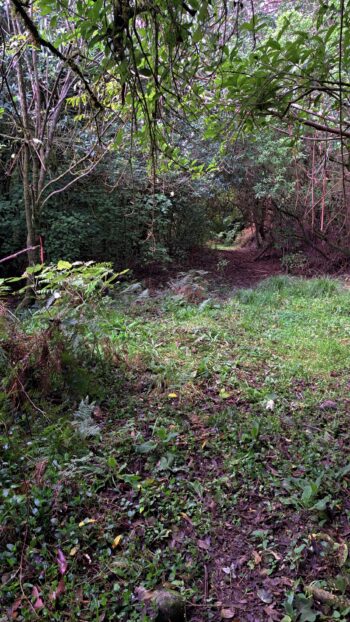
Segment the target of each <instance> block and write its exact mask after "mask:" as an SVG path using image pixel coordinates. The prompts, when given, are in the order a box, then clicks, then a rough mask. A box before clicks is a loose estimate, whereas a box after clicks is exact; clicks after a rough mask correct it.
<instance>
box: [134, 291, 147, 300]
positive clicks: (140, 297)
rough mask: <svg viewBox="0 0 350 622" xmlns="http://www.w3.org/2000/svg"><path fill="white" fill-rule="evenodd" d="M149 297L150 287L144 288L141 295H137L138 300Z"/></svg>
mask: <svg viewBox="0 0 350 622" xmlns="http://www.w3.org/2000/svg"><path fill="white" fill-rule="evenodd" d="M147 298H149V289H144V290H143V292H141V294H139V296H137V299H136V300H146V299H147Z"/></svg>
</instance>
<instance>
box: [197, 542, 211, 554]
mask: <svg viewBox="0 0 350 622" xmlns="http://www.w3.org/2000/svg"><path fill="white" fill-rule="evenodd" d="M197 545H198V548H199V549H202V551H208V550H209V549H210V541H209V540H208V539H207V540H197Z"/></svg>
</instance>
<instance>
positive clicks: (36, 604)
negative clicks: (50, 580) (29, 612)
mask: <svg viewBox="0 0 350 622" xmlns="http://www.w3.org/2000/svg"><path fill="white" fill-rule="evenodd" d="M32 596H34V598H35V602H34V605H33V606H34V609H42V608H43V607H44V606H45V605H44V603H43V600H42V599H41V597H40V592H39V590H38V588H37V587H36V586H35V585H34V587H33V590H32Z"/></svg>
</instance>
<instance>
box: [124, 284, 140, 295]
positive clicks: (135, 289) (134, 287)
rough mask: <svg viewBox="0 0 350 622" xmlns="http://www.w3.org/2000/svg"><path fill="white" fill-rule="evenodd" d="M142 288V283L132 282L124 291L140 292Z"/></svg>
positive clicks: (129, 292)
mask: <svg viewBox="0 0 350 622" xmlns="http://www.w3.org/2000/svg"><path fill="white" fill-rule="evenodd" d="M141 290H142V285H141V283H131V285H129V286H128V287H127V288H126V289H124V290H123V291H122V293H123V294H138V293H139V292H140V291H141Z"/></svg>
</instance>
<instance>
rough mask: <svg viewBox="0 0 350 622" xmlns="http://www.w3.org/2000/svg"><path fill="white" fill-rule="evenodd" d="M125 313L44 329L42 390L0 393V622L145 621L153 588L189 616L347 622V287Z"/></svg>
mask: <svg viewBox="0 0 350 622" xmlns="http://www.w3.org/2000/svg"><path fill="white" fill-rule="evenodd" d="M134 300H135V298H133V296H132V294H130V296H129V297H128V298H125V297H124V298H123V297H119V298H118V299H113V298H112V299H109V298H107V299H104V300H103V301H102V302H100V303H99V305H98V308H94V313H93V314H91V317H90V318H89V317H88V318H87V321H86V323H85V325H84V326H85V328H86V330H85V332H84V336H83V339H82V336H81V334H80V337H79V338H77V335H76V334H75V333H74V330H73V332H71V333H69V334H68V333H67V327H66V332H64V331H63V329H62V326H61V325H58V324H57V322H56V324H55V330H57V331H58V333H57V336H56V339H57V341H56V346H55V347H58V346H57V343H60V344H61V345H60V346H59V348H58V350H59V354H57V356H58V358H59V361H60V362H59V365H58V366H57V368H56V372H57V377H56V379H54V380H55V381H54V382H53V384H52V383H51V385H50V386H47V390H46V392H45V391H44V390H43V387H42V386H40V385H39V383H38V379H36V378H33V377H32V378H30V379H29V378H28V376H27V377H23V384H24V387H23V391H24V392H22V393H21V392H20V391H18V394H17V397H16V401H15V402H13V400H12V401H11V399H12V398H11V394H10V396H9V395H8V392H9V387H10V388H11V385H9V384H7V385H6V386H3V388H2V389H3V392H2V394H1V400H2V413H1V424H2V426H1V454H2V461H3V462H2V489H1V513H2V517H1V545H0V566H1V588H0V589H1V602H2V609H1V611H2V614H1V616H0V619H1V620H2V621H5V620H8V619H9V620H12V619H17V620H26V621H29V620H30V621H32V620H35V619H48V620H50V621H51V620H52V621H54V620H60V621H63V620H66V621H68V620H69V621H73V620H74V621H76V620H86V621H102V620H121V621H125V622H126V621H127V620H128V621H132V620H134V621H136V620H137V621H143V622H146V621H147V620H149V619H151V618H150V617H149V616H150V614H149V612H148V611H147V608H146V609H145V605H144V604H143V603H142V602H141V601H140V600H139V598H138V594H139V591H138V588H140V587H142V588H145V589H147V590H150V589H153V588H155V587H156V586H159V585H165V586H167V587H171V588H173V589H175V590H179V591H180V592H181V593H182V594H183V595H184V597H185V598H186V601H187V616H188V619H191V620H197V621H199V620H205V621H216V620H220V619H222V618H223V619H232V620H240V621H242V622H244V621H252V620H281V619H282V618H283V620H284V621H285V622H290V621H294V620H295V621H296V620H300V621H308V620H310V621H311V622H312V621H313V620H318V619H319V620H322V619H323V620H336V619H337V620H347V619H348V616H349V611H350V608H349V605H350V602H349V600H348V597H347V594H348V593H349V589H350V586H349V580H350V574H349V569H350V568H349V562H348V560H347V546H346V540H347V537H348V536H349V534H350V525H349V519H350V502H349V495H348V486H349V473H350V457H349V455H348V454H349V449H348V448H349V431H348V421H347V416H348V413H349V397H348V395H349V370H350V357H349V344H350V320H349V313H350V293H349V291H348V290H347V289H346V288H344V287H343V286H342V285H341V284H339V283H338V282H337V281H335V280H330V279H312V280H301V279H295V278H290V277H274V278H272V279H269V280H267V281H265V282H263V283H261V284H260V285H259V286H258V287H256V288H255V289H252V290H239V291H237V292H236V293H234V294H233V296H232V297H231V298H230V299H229V300H226V301H223V300H222V299H220V298H217V297H215V296H212V297H210V296H209V295H208V297H207V298H206V299H205V300H203V301H202V302H200V303H197V304H191V303H189V302H188V301H187V300H186V297H184V296H176V295H175V296H174V295H173V294H172V293H171V292H168V293H166V294H164V295H162V296H158V297H157V298H155V299H152V298H150V299H145V300H143V301H139V302H135V301H134ZM69 321H70V324H68V326H70V327H72V326H73V327H74V326H75V324H74V321H75V322H76V321H77V316H75V317H73V318H70V320H69ZM3 322H10V320H8V319H6V320H5V319H4V320H3ZM92 322H93V323H92ZM48 326H52V319H51V322H50V321H49V322H48V323H47V325H45V322H44V323H43V321H42V319H40V316H38V315H37V314H36V313H34V314H27V315H25V316H24V318H23V319H22V321H21V331H23V333H24V334H27V335H31V339H33V335H34V334H37V333H38V331H42V330H47V327H48ZM6 331H7V328H6V327H4V325H2V342H1V343H2V346H4V340H5V341H6V339H5V335H6V334H7V333H6ZM96 335H98V337H99V339H98V340H96ZM28 338H29V337H28ZM96 343H98V347H96ZM62 344H63V345H62ZM101 344H103V347H102V345H101ZM49 348H51V345H49ZM1 352H2V356H3V358H2V361H1V363H0V364H1V365H2V366H3V371H4V378H8V377H9V376H10V375H11V374H9V371H8V366H9V365H10V366H11V360H10V361H9V359H8V358H7V359H6V349H5V350H4V349H2V350H1ZM6 366H7V367H6ZM43 371H44V370H43ZM6 374H7V375H6ZM51 380H52V378H51ZM17 388H18V387H17ZM86 396H88V398H87V397H86ZM320 588H322V589H323V590H324V593H323V592H321V591H320ZM324 594H326V596H325V595H324Z"/></svg>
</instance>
